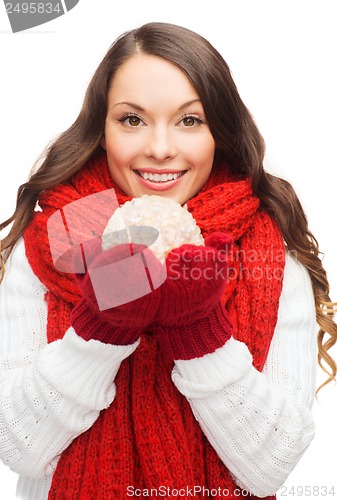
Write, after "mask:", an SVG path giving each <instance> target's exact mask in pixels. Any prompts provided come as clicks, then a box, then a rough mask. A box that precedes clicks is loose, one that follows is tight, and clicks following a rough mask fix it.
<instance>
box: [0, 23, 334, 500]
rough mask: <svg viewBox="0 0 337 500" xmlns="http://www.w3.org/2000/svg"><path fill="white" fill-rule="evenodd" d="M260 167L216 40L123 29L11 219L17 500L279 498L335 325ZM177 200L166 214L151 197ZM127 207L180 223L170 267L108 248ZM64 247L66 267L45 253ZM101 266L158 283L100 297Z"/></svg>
mask: <svg viewBox="0 0 337 500" xmlns="http://www.w3.org/2000/svg"><path fill="white" fill-rule="evenodd" d="M263 161H264V142H263V139H262V137H261V135H260V133H259V131H258V129H257V126H256V124H255V122H254V120H253V118H252V115H251V114H250V113H249V111H248V109H247V108H246V106H245V104H244V103H243V102H242V100H241V98H240V96H239V94H238V91H237V89H236V86H235V83H234V81H233V79H232V76H231V73H230V70H229V68H228V65H227V64H226V62H225V61H224V60H223V58H222V57H221V55H220V54H219V53H218V52H217V51H216V50H215V49H214V47H212V46H211V45H210V43H209V42H208V41H207V40H205V39H204V38H202V37H201V36H199V35H198V34H196V33H194V32H192V31H190V30H187V29H185V28H182V27H179V26H175V25H171V24H164V23H150V24H147V25H144V26H142V27H140V28H138V29H135V30H132V31H130V32H127V33H125V34H124V35H122V36H121V37H119V38H118V39H117V40H116V41H115V42H114V44H113V45H112V46H111V48H110V49H109V51H108V52H107V54H106V56H105V57H104V59H103V60H102V62H101V63H100V65H99V66H98V68H97V70H96V72H95V74H94V76H93V78H92V80H91V82H90V84H89V87H88V90H87V92H86V96H85V100H84V103H83V107H82V109H81V111H80V113H79V116H78V118H77V119H76V121H75V122H74V124H73V125H72V126H71V127H70V128H69V129H68V130H67V131H65V132H64V133H63V134H62V135H61V136H60V137H59V138H57V139H56V140H55V141H54V143H52V144H51V145H50V147H49V148H48V150H47V151H46V152H45V157H44V159H43V161H42V163H41V165H40V167H39V168H37V169H36V171H35V173H34V174H33V175H32V176H31V178H30V180H29V181H28V182H27V183H25V184H24V185H22V186H21V187H20V188H19V192H18V203H17V208H16V210H15V213H14V214H13V217H11V218H10V219H9V220H8V221H6V222H4V223H3V224H2V225H0V230H1V229H2V228H5V227H6V226H8V225H9V224H10V223H11V222H13V225H12V228H11V230H10V232H9V234H8V236H7V237H6V238H5V239H4V241H3V247H2V248H3V262H5V263H6V271H5V272H4V275H3V279H2V284H1V287H0V306H1V307H0V322H1V329H2V331H1V336H0V353H1V364H0V370H1V371H0V403H1V404H0V450H1V451H0V453H1V458H2V460H3V461H4V462H5V463H6V464H8V465H9V466H10V467H11V468H12V469H13V470H14V471H16V472H17V473H18V474H20V476H21V477H20V480H19V496H20V497H21V498H24V499H31V500H45V499H46V498H49V499H63V498H68V497H71V498H72V499H78V500H82V499H83V498H85V499H87V498H102V499H105V498H109V499H110V498H113V499H116V500H124V499H125V497H126V495H127V493H126V492H129V491H140V492H141V491H143V492H145V491H149V490H151V491H157V492H159V491H161V488H163V486H164V485H165V488H167V490H169V489H170V490H171V491H172V490H174V491H190V490H188V489H190V488H197V489H198V492H200V491H201V490H202V491H208V492H210V491H212V492H214V495H213V496H215V498H219V499H221V498H223V499H224V498H234V497H235V498H239V499H240V498H241V499H242V500H243V499H244V498H247V497H248V498H256V497H260V498H261V497H265V498H268V499H271V498H275V496H274V495H275V492H276V491H277V490H278V489H279V488H280V487H281V486H282V485H283V484H284V482H285V481H286V479H287V477H288V476H289V474H290V473H291V472H292V470H293V469H294V468H295V466H296V464H297V463H298V461H299V459H300V458H301V457H302V455H303V453H304V452H305V450H306V449H307V447H308V446H309V444H310V442H311V441H312V439H313V436H314V422H313V417H312V412H311V408H312V402H313V399H314V395H315V389H316V387H315V382H316V379H315V376H316V366H317V354H318V359H319V362H320V364H321V365H322V362H325V365H324V366H325V369H326V372H327V375H328V379H327V382H329V381H331V380H333V379H334V378H335V376H336V364H335V361H334V360H333V359H332V358H331V357H330V355H329V353H328V350H329V348H330V347H332V346H333V345H334V344H335V342H336V339H337V326H336V324H335V323H334V321H333V318H332V317H333V312H334V310H335V304H334V303H332V302H331V301H330V298H329V283H328V281H327V277H326V273H325V270H324V268H323V266H322V262H321V260H320V258H319V251H318V245H317V241H316V240H315V238H314V236H313V235H312V234H311V233H310V232H309V230H308V224H307V220H306V217H305V214H304V212H303V209H302V207H301V204H300V202H299V200H298V197H297V195H296V193H295V192H294V190H293V188H292V187H291V185H290V184H289V183H288V182H286V181H284V180H283V179H280V178H278V177H275V176H273V175H271V174H268V173H267V172H266V171H265V170H264V166H263ZM111 193H113V197H112V196H111ZM105 195H106V197H105ZM144 195H145V197H144ZM148 195H149V196H148ZM151 195H157V197H158V195H159V197H167V198H169V200H163V199H162V198H159V200H161V203H159V204H158V203H157V202H156V200H153V196H151ZM103 198H104V199H105V200H110V201H109V202H102V201H101V200H102V199H103ZM134 198H137V200H136V201H137V202H135V200H134ZM144 198H145V202H144ZM148 198H150V200H149V199H148ZM92 199H94V200H96V201H95V202H94V204H92V202H90V200H92ZM97 200H100V202H99V201H97ZM116 200H117V201H118V203H114V202H115V201H116ZM172 200H174V201H175V209H174V210H173V209H168V210H167V211H168V213H165V217H162V214H161V213H160V210H157V209H156V207H158V206H163V205H166V206H171V207H172V204H173V205H174V202H173V201H172ZM164 201H165V203H164ZM138 202H139V203H138ZM37 204H38V205H37ZM118 204H119V205H120V206H121V205H123V210H120V211H118V210H116V208H118ZM183 204H185V206H184V209H183V208H181V206H180V205H183ZM78 206H80V207H83V209H82V210H80V211H78V213H77V214H76V210H75V209H74V207H78ZM130 206H132V207H133V209H132V210H131V212H132V214H131V216H130V219H129V222H128V224H130V225H132V224H133V223H134V224H135V225H137V224H138V225H139V224H140V225H141V223H142V222H143V225H145V226H146V225H147V226H148V228H150V230H151V229H152V230H153V229H154V228H153V225H155V223H156V220H157V219H161V223H162V225H161V226H160V231H162V232H165V231H170V234H169V238H168V240H169V241H170V242H171V241H173V248H172V249H171V250H170V251H168V253H165V255H164V257H163V261H164V264H165V266H166V267H165V268H163V263H162V262H161V261H159V260H158V259H157V257H156V255H155V254H154V253H153V252H151V250H150V249H149V248H147V249H146V252H145V250H144V248H143V247H140V245H139V244H138V245H130V244H129V243H126V244H123V243H120V241H119V240H118V244H114V245H112V246H110V244H109V245H108V246H109V248H107V249H106V248H104V249H103V248H102V238H101V237H102V233H103V229H104V228H105V227H106V226H105V225H104V224H103V223H102V222H104V221H106V222H107V221H108V220H110V221H111V218H110V217H111V216H112V218H113V219H114V218H115V219H118V220H119V221H120V217H119V215H120V212H123V211H124V212H125V211H128V207H130ZM36 207H37V208H36ZM35 208H36V209H35ZM142 210H145V211H150V212H151V213H149V214H147V213H146V214H145V215H144V214H143V216H142V214H141V211H142ZM186 210H188V212H189V213H187V212H186ZM176 212H177V213H178V214H179V213H180V214H181V212H183V214H184V217H183V219H184V221H185V222H183V223H182V220H183V219H182V217H181V215H179V217H178V218H175V215H176ZM147 215H149V217H147ZM55 219H56V220H59V221H61V222H62V231H59V232H57V231H56V232H55V231H54V239H53V240H51V238H50V234H51V233H50V231H49V229H50V227H51V226H52V224H53V221H55ZM144 221H145V223H144ZM152 221H154V222H153V224H152ZM186 221H191V224H190V226H191V227H189V222H186ZM174 225H176V226H179V227H177V229H179V231H177V232H176V233H175V232H174V231H172V228H174ZM98 226H99V227H100V228H101V229H102V230H101V232H100V233H99V234H98V235H97V231H96V232H95V229H97V227H98ZM158 227H159V225H158ZM75 229H76V231H75ZM108 229H109V228H108ZM190 230H192V232H193V233H195V234H197V235H199V234H201V238H200V240H198V241H195V240H193V241H192V240H191V239H190V240H188V234H187V233H190V232H191V231H190ZM116 232H117V231H116ZM185 232H186V235H185V234H184V233H185ZM108 233H109V231H108ZM130 233H131V231H130ZM178 233H179V237H178ZM108 235H109V236H111V234H108ZM115 236H116V235H115V234H114V233H113V234H112V236H111V237H112V240H113V241H115ZM117 236H118V237H119V234H118V235H117ZM116 239H118V238H117V237H116ZM182 240H183V243H182ZM191 241H192V242H191ZM65 242H66V243H65ZM199 242H200V244H198V243H199ZM192 243H193V244H192ZM203 243H204V244H203ZM64 244H66V245H67V249H68V253H66V252H65V253H66V257H67V258H68V260H67V264H68V265H70V266H72V267H70V269H71V270H72V271H73V273H68V274H67V273H66V272H64V270H63V272H61V271H60V269H58V268H57V265H56V264H54V262H53V260H52V250H53V248H51V247H52V245H56V246H57V247H58V250H59V249H61V250H62V249H63V248H64ZM63 255H64V254H62V257H63ZM84 257H85V260H84ZM65 260H66V259H65ZM83 260H84V261H83ZM79 262H80V263H81V266H82V267H81V269H80V270H79V268H78V267H77V266H78V263H79ZM111 266H116V267H117V270H118V271H119V275H118V276H119V280H118V281H117V280H115V281H114V280H112V279H111V278H109V276H111V275H109V273H108V271H109V270H110V268H111ZM68 269H69V268H68ZM3 270H4V267H3V266H2V271H3ZM80 271H82V272H80ZM163 271H165V272H163ZM75 272H76V273H77V274H75ZM97 275H99V280H98V284H99V285H100V286H102V288H103V287H104V292H105V293H106V292H107V290H108V292H109V293H110V292H111V293H112V292H114V293H115V292H116V294H117V296H118V295H119V292H120V289H119V286H120V287H121V288H123V290H124V291H125V290H126V292H127V296H128V297H130V294H129V292H130V290H131V291H134V289H135V288H137V286H138V285H143V282H141V278H142V279H143V278H144V276H146V277H147V280H148V281H147V282H146V284H147V286H148V291H147V292H146V293H144V294H143V295H137V297H138V298H136V299H133V300H130V301H129V302H128V301H126V302H125V303H123V304H122V305H116V306H115V307H110V308H108V309H107V308H103V307H102V308H101V309H100V307H99V298H98V294H97V293H96V292H97V288H96V287H95V286H94V283H96V284H97V282H95V276H97ZM140 276H141V278H140ZM163 276H164V279H163V280H162V281H160V278H162V277H163ZM155 280H157V281H155ZM150 282H151V283H152V285H153V283H155V282H157V283H158V282H160V285H158V286H157V287H156V288H154V286H152V288H151V287H150V286H149V284H150ZM104 298H106V296H104ZM119 304H121V303H120V302H119ZM316 321H317V323H318V324H319V327H320V330H319V332H318V335H317V331H316V329H317V323H316ZM317 344H318V352H317ZM327 382H326V383H327Z"/></svg>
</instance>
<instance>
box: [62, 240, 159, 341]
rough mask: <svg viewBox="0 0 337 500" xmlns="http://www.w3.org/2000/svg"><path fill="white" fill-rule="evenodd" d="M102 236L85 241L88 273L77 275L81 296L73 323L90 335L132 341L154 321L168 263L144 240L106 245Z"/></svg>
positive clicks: (82, 254) (82, 333) (83, 334)
mask: <svg viewBox="0 0 337 500" xmlns="http://www.w3.org/2000/svg"><path fill="white" fill-rule="evenodd" d="M101 243H102V242H101V239H100V238H96V239H94V240H91V241H89V242H86V243H85V244H84V246H83V248H82V249H81V251H80V249H79V250H78V252H77V254H76V257H75V258H76V259H82V258H83V259H84V261H85V265H86V272H85V273H84V274H77V275H76V280H77V284H78V286H79V288H80V290H81V292H82V296H83V297H82V299H81V300H80V301H79V302H78V303H77V304H76V305H75V307H74V309H73V311H72V314H71V322H72V326H73V327H74V329H75V331H76V333H77V334H78V335H80V336H81V337H83V338H84V339H85V340H89V339H96V340H100V341H101V342H104V343H111V344H117V345H118V344H121V345H126V344H131V343H133V342H135V341H136V340H137V339H138V337H139V336H140V334H141V333H142V332H143V331H144V330H146V329H147V328H148V326H149V325H150V324H151V323H152V321H153V319H154V317H155V314H156V312H157V309H158V305H159V300H160V288H159V287H157V288H155V289H153V288H154V287H153V285H152V283H156V284H158V283H160V282H162V281H163V273H164V272H165V268H164V266H163V265H162V264H161V263H160V262H159V260H158V259H157V258H156V257H155V256H154V255H153V253H152V252H151V250H149V249H148V248H147V247H145V246H144V245H136V244H121V245H118V246H113V247H110V248H109V249H108V250H102V244H101ZM155 286H156V285H155Z"/></svg>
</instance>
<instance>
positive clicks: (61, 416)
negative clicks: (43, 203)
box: [0, 240, 317, 500]
mask: <svg viewBox="0 0 337 500" xmlns="http://www.w3.org/2000/svg"><path fill="white" fill-rule="evenodd" d="M44 293H45V288H44V286H43V285H42V284H41V283H40V281H39V280H38V279H37V277H36V276H35V275H34V274H33V272H32V270H31V268H30V266H29V263H28V261H27V257H26V255H25V249H24V243H23V240H20V241H19V242H18V243H17V245H16V247H15V249H14V250H13V253H12V255H11V257H10V259H9V260H8V262H7V265H6V274H5V278H4V281H3V283H2V284H1V286H0V329H1V332H0V458H1V459H2V460H3V462H4V463H5V464H7V465H9V467H10V468H11V469H12V470H14V471H15V472H17V473H18V474H20V476H21V477H20V479H19V482H18V496H19V498H23V499H30V500H45V499H46V498H47V496H48V490H49V487H50V484H51V479H52V474H53V471H54V470H55V467H56V464H57V461H58V458H59V456H60V454H61V453H62V451H63V450H64V449H66V448H67V447H68V446H69V444H70V443H71V442H72V441H73V439H74V438H75V437H76V436H78V435H79V434H81V433H82V432H84V431H85V430H86V429H88V428H90V427H91V426H92V425H93V423H94V422H95V420H96V419H97V417H98V415H99V412H100V411H101V410H102V409H104V408H106V407H108V406H109V405H110V404H111V403H112V402H113V399H114V397H115V385H114V379H115V376H116V373H117V371H118V368H119V366H120V364H121V362H122V360H123V359H125V358H126V357H127V356H129V355H130V354H131V353H132V352H133V351H134V350H135V349H136V348H137V345H138V342H136V343H135V344H133V345H130V346H114V345H105V344H102V343H100V342H99V341H96V340H90V341H89V342H86V341H84V340H83V339H82V338H80V337H78V336H77V335H76V333H75V332H74V330H73V329H72V328H70V329H69V330H68V331H67V333H66V335H65V337H64V338H63V339H62V340H58V341H56V342H53V343H51V344H47V340H46V315H47V308H46V303H45V302H44ZM316 334H317V325H316V319H315V306H314V299H313V292H312V287H311V281H310V278H309V274H308V272H307V270H306V269H305V268H304V267H303V266H302V265H301V264H299V263H298V262H297V261H296V260H295V259H294V258H293V257H292V256H291V255H290V254H288V255H287V259H286V267H285V276H284V283H283V289H282V294H281V298H280V306H279V315H278V322H277V326H276V330H275V334H274V337H273V340H272V343H271V347H270V351H269V354H268V358H267V362H266V365H265V367H264V369H263V372H262V373H260V372H258V371H257V370H256V369H255V368H254V367H253V365H252V357H251V355H250V353H249V351H248V349H247V347H246V345H245V344H243V343H242V342H239V341H237V340H234V339H230V340H229V341H228V342H227V343H226V344H225V345H224V346H223V347H222V348H220V349H218V350H217V351H215V352H214V353H212V354H207V355H205V356H204V357H202V358H198V359H193V360H189V361H176V363H175V367H174V369H173V372H172V380H173V382H174V384H175V385H176V386H177V388H178V390H179V391H180V392H181V393H182V394H184V395H185V396H186V398H187V399H188V401H189V403H190V405H191V407H192V410H193V412H194V415H195V417H196V419H197V420H198V421H199V423H200V426H201V428H202V430H203V432H204V433H205V435H206V436H207V438H208V439H209V441H210V443H211V444H212V446H213V447H214V448H215V450H216V451H217V453H218V454H219V456H220V457H221V459H222V460H223V462H224V463H225V465H226V466H227V467H228V469H229V470H230V471H231V473H232V475H233V477H234V478H235V480H236V482H237V484H238V485H239V486H240V487H242V488H246V489H247V490H249V491H250V492H251V493H253V494H255V495H257V496H260V497H264V496H267V495H270V494H273V493H275V492H276V491H277V490H278V489H279V488H280V486H281V485H282V484H283V483H284V481H285V480H286V478H287V476H288V475H289V473H290V472H291V471H292V470H293V468H294V467H295V465H296V463H297V462H298V460H299V459H300V457H301V456H302V454H303V453H304V451H305V450H306V448H307V447H308V445H309V443H310V442H311V440H312V438H313V436H314V423H313V420H312V415H311V411H310V410H311V407H312V403H313V398H314V392H315V383H316V364H317V361H316V359H317V349H316ZM174 487H175V486H174V485H172V488H174Z"/></svg>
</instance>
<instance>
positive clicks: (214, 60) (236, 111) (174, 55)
mask: <svg viewBox="0 0 337 500" xmlns="http://www.w3.org/2000/svg"><path fill="white" fill-rule="evenodd" d="M137 53H138V54H148V55H154V56H158V57H161V58H164V59H166V60H168V61H170V62H172V63H173V64H175V65H176V66H177V67H179V68H180V69H181V70H182V71H183V72H184V73H185V74H186V75H187V77H188V78H189V80H190V82H191V84H192V85H193V87H194V88H195V90H196V91H197V93H198V94H199V97H200V99H201V102H202V104H203V107H204V110H205V114H206V118H207V122H208V124H209V127H210V131H211V133H212V135H213V137H214V139H215V142H216V155H215V157H216V159H218V158H221V159H223V160H225V162H226V163H227V165H229V166H230V168H231V169H232V170H233V171H235V172H236V173H238V174H241V175H244V176H249V177H250V178H251V179H252V184H253V190H254V193H255V194H256V195H257V196H258V197H259V198H260V200H261V205H262V207H263V208H264V209H265V210H266V211H267V212H268V213H269V214H270V215H271V216H272V217H274V218H275V220H276V221H277V223H278V225H279V227H280V230H281V232H282V235H283V237H284V240H285V242H286V245H287V247H288V249H289V250H290V251H292V252H293V253H294V254H295V255H296V256H297V258H298V260H299V261H300V262H301V263H302V264H304V265H305V266H306V267H307V269H308V270H309V273H310V276H311V280H312V285H313V290H314V295H315V303H316V315H317V322H318V324H319V326H320V330H319V333H318V362H319V364H320V366H321V367H322V369H323V370H324V371H325V372H326V373H327V375H328V378H327V380H326V381H325V382H324V384H322V386H323V385H325V384H326V383H328V382H330V381H331V380H333V379H335V377H336V363H335V361H334V360H333V359H332V357H331V356H330V355H329V353H328V350H329V349H330V348H331V347H332V346H333V345H334V344H335V342H336V340H337V325H336V324H335V323H334V321H333V314H334V311H335V307H336V304H334V303H332V302H331V300H330V298H329V284H328V280H327V276H326V272H325V270H324V268H323V266H322V262H321V259H320V257H319V254H320V252H319V248H318V243H317V241H316V239H315V238H314V236H313V235H312V234H311V232H310V231H309V229H308V222H307V219H306V215H305V213H304V211H303V208H302V206H301V204H300V202H299V199H298V197H297V196H296V193H295V192H294V190H293V188H292V187H291V185H290V184H289V183H288V182H287V181H285V180H283V179H281V178H279V177H276V176H274V175H271V174H270V173H267V172H266V171H265V170H264V168H263V160H264V154H265V146H264V141H263V138H262V137H261V134H260V133H259V131H258V129H257V127H256V125H255V123H254V120H253V118H252V116H251V114H250V112H249V111H248V109H247V107H246V106H245V105H244V103H243V102H242V100H241V98H240V96H239V93H238V91H237V88H236V85H235V83H234V81H233V79H232V76H231V73H230V69H229V67H228V65H227V63H226V62H225V61H224V59H223V58H222V56H221V55H220V54H219V53H218V52H217V51H216V50H215V49H214V47H213V46H212V45H211V44H210V43H209V42H208V41H207V40H205V39H204V38H203V37H201V36H200V35H198V34H196V33H194V32H193V31H190V30H188V29H186V28H182V27H179V26H175V25H172V24H167V23H149V24H146V25H144V26H142V27H140V28H138V29H135V30H132V31H129V32H127V33H125V34H123V35H122V36H120V37H119V38H118V39H117V40H116V41H115V42H114V44H113V45H112V46H111V47H110V49H109V51H108V52H107V54H106V55H105V57H104V58H103V60H102V62H101V63H100V65H99V66H98V68H97V70H96V72H95V74H94V76H93V78H92V80H91V82H90V84H89V86H88V89H87V92H86V95H85V98H84V102H83V106H82V109H81V111H80V113H79V116H78V118H77V119H76V121H75V122H74V124H73V125H72V126H71V127H70V128H69V129H68V130H66V131H65V132H64V133H62V134H61V135H60V136H59V137H58V138H57V139H56V140H55V141H54V142H53V143H52V144H51V145H50V146H49V147H48V148H47V149H46V151H45V153H44V156H43V158H42V159H41V160H40V162H39V163H40V166H39V167H38V163H37V164H36V169H35V173H33V174H32V175H31V177H30V179H29V181H28V182H26V183H25V184H23V185H21V186H20V187H19V190H18V196H17V205H16V209H15V212H14V214H13V215H12V217H10V218H9V219H8V220H7V221H5V222H3V223H2V224H1V225H0V231H1V230H2V229H4V228H5V227H6V226H8V225H9V224H11V223H13V224H12V227H11V229H10V231H9V233H8V235H7V236H6V237H5V238H4V240H3V242H2V250H3V266H2V272H3V270H4V262H5V260H6V259H7V258H8V255H9V254H10V252H11V249H12V248H13V245H14V244H15V243H16V241H17V240H18V238H19V237H20V236H22V234H23V232H24V230H25V228H26V227H27V225H28V223H29V221H30V220H31V218H32V215H33V212H34V209H35V206H36V203H37V201H38V199H39V195H40V194H41V192H42V191H44V190H48V189H51V188H53V187H55V185H57V184H59V183H65V182H67V180H69V179H70V177H72V176H73V175H74V174H75V173H76V172H77V171H78V170H79V169H80V168H81V167H82V166H83V164H84V163H85V162H86V161H87V160H88V159H89V158H90V157H91V156H92V155H93V154H94V153H95V152H96V151H97V149H99V148H100V141H101V139H102V137H103V134H104V127H105V119H106V112H107V100H108V91H109V88H110V86H111V84H112V81H113V78H114V75H115V73H116V71H117V70H118V68H119V67H120V66H121V65H122V64H123V63H124V62H125V61H126V60H127V59H129V58H130V57H131V56H133V55H135V54H137ZM326 337H327V339H326ZM322 386H321V387H322Z"/></svg>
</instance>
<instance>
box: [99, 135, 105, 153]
mask: <svg viewBox="0 0 337 500" xmlns="http://www.w3.org/2000/svg"><path fill="white" fill-rule="evenodd" d="M100 145H101V146H102V148H103V149H105V150H106V143H105V135H103V137H102V139H101V142H100Z"/></svg>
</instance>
